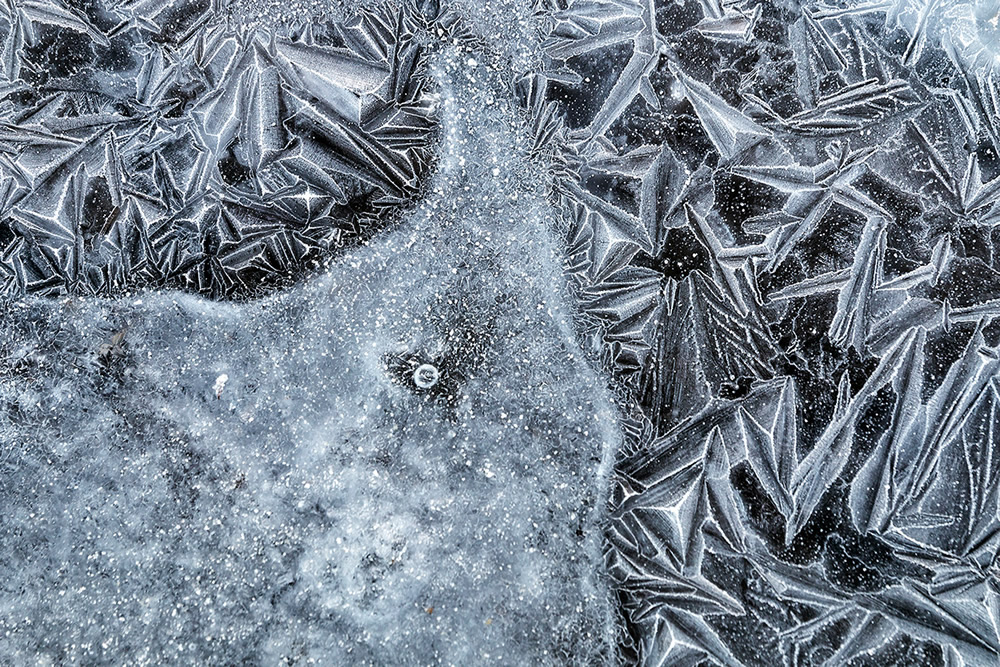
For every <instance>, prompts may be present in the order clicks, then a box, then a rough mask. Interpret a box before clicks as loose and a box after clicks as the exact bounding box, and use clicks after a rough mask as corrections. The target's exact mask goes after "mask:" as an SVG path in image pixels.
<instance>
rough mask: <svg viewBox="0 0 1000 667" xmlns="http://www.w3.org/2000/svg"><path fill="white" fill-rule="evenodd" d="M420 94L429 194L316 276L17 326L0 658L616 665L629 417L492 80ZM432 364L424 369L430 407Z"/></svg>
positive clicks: (92, 309)
mask: <svg viewBox="0 0 1000 667" xmlns="http://www.w3.org/2000/svg"><path fill="white" fill-rule="evenodd" d="M432 76H433V79H434V81H435V83H436V86H437V91H436V94H437V95H438V96H439V99H440V104H441V107H440V113H441V118H442V136H441V156H440V159H439V163H438V167H437V169H436V171H435V173H434V175H433V176H432V177H431V179H430V181H429V184H428V192H427V194H426V196H425V197H424V198H423V199H422V200H421V201H420V203H419V204H418V205H417V206H416V207H415V208H414V209H413V210H411V211H410V212H408V213H407V214H405V215H404V217H403V218H402V220H401V221H400V222H399V223H398V224H397V225H396V226H395V227H394V228H393V229H391V230H389V231H386V232H384V233H383V234H382V235H380V236H379V237H377V238H376V239H374V240H373V241H371V242H370V243H368V244H367V245H365V246H362V247H359V248H356V249H354V250H352V251H350V252H347V253H346V254H343V255H342V256H341V257H339V258H338V259H337V260H336V261H335V262H334V263H333V264H332V266H331V268H330V269H329V271H328V272H325V273H323V274H321V275H317V276H314V277H313V278H310V279H308V280H307V281H306V282H305V283H304V284H302V285H300V286H298V287H294V288H292V289H290V290H288V291H285V292H282V293H278V294H276V295H274V296H271V297H268V298H264V299H261V300H257V301H251V302H247V303H241V304H234V303H219V302H213V301H208V300H205V299H202V298H200V297H197V296H192V295H188V294H183V293H179V292H172V291H163V292H137V293H134V294H132V295H130V296H128V297H124V298H119V299H112V300H106V299H94V298H90V299H82V298H72V297H69V298H64V299H55V300H44V299H29V300H21V301H18V302H16V303H15V304H13V305H9V306H7V307H6V308H5V311H4V313H3V320H2V327H0V336H2V341H0V346H2V350H3V358H4V362H5V364H6V365H7V368H9V370H8V371H7V372H5V373H4V374H3V376H2V381H0V400H2V401H3V402H4V405H5V406H6V407H5V409H4V411H3V413H2V414H3V422H2V423H0V448H2V460H0V466H2V468H0V469H2V474H3V481H2V486H0V502H2V512H0V542H2V544H3V550H2V552H0V654H2V655H3V656H6V657H7V660H9V662H6V664H29V663H30V664H35V663H36V662H37V663H40V664H41V663H49V664H81V663H84V664H156V665H164V664H194V663H200V664H216V665H221V664H264V665H277V664H286V663H296V664H322V665H334V664H420V665H426V664H438V663H442V664H454V665H470V664H519V665H527V664H545V663H548V664H573V663H576V664H594V663H598V662H602V661H606V660H607V659H608V657H609V656H610V655H611V654H612V653H613V649H612V644H613V639H614V638H613V631H612V625H611V618H612V614H611V607H610V603H609V598H608V593H607V587H606V584H605V582H604V581H603V576H602V567H601V556H600V550H601V534H600V529H599V527H598V521H599V518H600V517H601V516H602V512H603V510H602V508H603V506H604V502H605V501H604V499H605V497H606V493H607V489H606V483H607V477H608V474H609V471H610V466H611V463H612V456H613V452H614V451H615V449H616V448H617V442H618V437H617V435H616V432H617V431H616V425H615V415H614V413H613V410H612V407H611V404H610V403H609V400H608V398H607V396H606V394H605V390H604V382H603V381H602V380H600V379H599V378H598V377H596V376H595V374H594V372H593V371H592V370H591V369H590V367H589V366H588V365H587V364H586V363H585V362H584V360H583V359H582V357H581V354H580V352H579V349H578V347H577V344H576V342H575V340H574V333H573V327H572V325H571V323H570V318H569V312H568V310H567V306H566V304H565V302H564V295H563V289H564V288H563V286H564V278H563V273H562V267H561V263H562V260H561V254H560V249H559V248H558V247H557V245H556V244H554V243H553V241H552V240H551V239H550V231H551V229H552V225H553V214H552V212H551V211H550V209H549V208H548V205H547V203H546V199H545V197H544V191H543V189H542V188H543V186H544V183H543V182H542V181H541V180H540V178H539V176H538V174H536V173H535V171H534V169H533V168H532V167H531V166H530V165H528V164H527V163H526V162H525V161H524V159H523V157H522V156H523V154H524V153H525V150H526V149H525V146H524V145H523V144H524V140H523V138H522V136H521V122H520V121H519V119H518V118H517V116H516V115H515V113H514V109H513V108H512V107H511V106H510V104H509V103H508V102H507V101H506V100H504V99H503V98H502V97H501V96H500V95H499V94H496V93H495V91H496V90H498V86H497V82H496V81H495V79H496V78H497V77H496V74H495V73H492V72H491V71H490V69H489V67H488V66H486V65H483V64H480V63H479V62H477V60H476V59H475V54H472V53H470V52H467V51H463V50H461V49H450V50H445V51H442V52H441V54H440V55H439V56H438V57H436V59H435V60H434V63H433V68H432ZM126 327H127V330H126V334H125V336H124V341H125V342H124V343H123V344H122V345H121V346H120V347H119V348H116V349H114V350H110V348H112V347H113V343H112V340H111V339H112V337H113V336H114V335H115V333H117V332H119V331H121V330H123V329H125V328H126ZM102 345H103V346H106V347H104V349H103V352H104V354H105V357H106V359H107V360H108V361H107V362H106V363H104V364H102V363H101V362H100V361H99V360H98V357H99V356H100V354H101V351H102ZM419 363H431V364H433V365H435V367H436V368H437V369H438V370H439V373H440V377H439V378H438V381H437V383H436V384H435V385H434V386H433V387H431V388H429V389H427V390H422V389H420V388H419V387H416V386H415V385H414V383H413V378H412V370H413V368H415V365H416V364H419ZM105 366H106V367H105Z"/></svg>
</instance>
